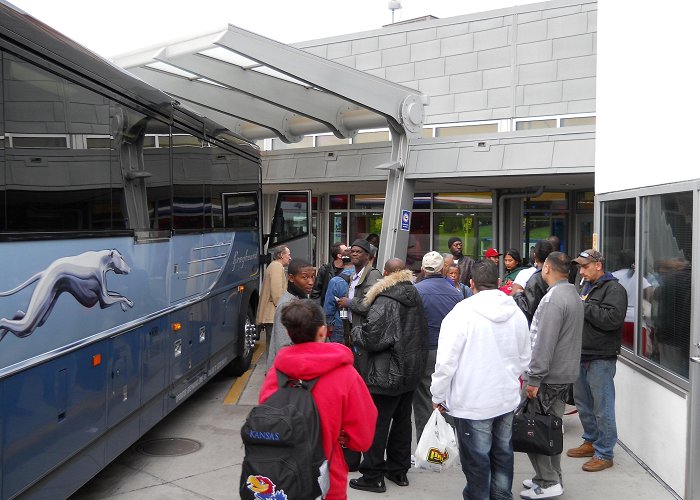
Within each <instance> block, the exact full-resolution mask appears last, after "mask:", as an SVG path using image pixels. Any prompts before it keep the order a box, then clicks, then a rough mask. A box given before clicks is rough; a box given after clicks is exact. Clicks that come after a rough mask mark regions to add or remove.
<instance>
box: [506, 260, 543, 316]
mask: <svg viewBox="0 0 700 500" xmlns="http://www.w3.org/2000/svg"><path fill="white" fill-rule="evenodd" d="M548 289H549V285H547V282H546V281H545V280H544V278H543V277H542V271H541V270H540V269H538V270H537V271H535V274H533V275H532V276H530V279H529V280H527V283H526V284H525V288H524V289H523V291H522V292H519V293H518V294H516V295H515V296H514V297H513V300H515V303H516V304H517V305H518V307H519V308H520V310H521V311H522V312H523V313H525V317H526V318H527V324H528V326H529V325H530V324H531V323H532V318H533V317H534V316H535V311H536V310H537V306H539V305H540V301H541V300H542V297H544V296H545V295H546V293H547V290H548Z"/></svg>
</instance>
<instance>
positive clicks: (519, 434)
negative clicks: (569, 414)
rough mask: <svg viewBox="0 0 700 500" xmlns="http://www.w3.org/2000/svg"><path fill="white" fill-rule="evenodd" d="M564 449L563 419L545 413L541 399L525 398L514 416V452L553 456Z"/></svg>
mask: <svg viewBox="0 0 700 500" xmlns="http://www.w3.org/2000/svg"><path fill="white" fill-rule="evenodd" d="M563 449H564V432H563V430H562V427H561V418H559V417H556V416H554V415H550V414H549V413H545V411H544V407H543V406H542V401H540V398H539V397H536V398H533V399H529V398H525V400H524V401H523V402H522V403H520V406H518V408H517V409H516V410H515V415H514V416H513V451H520V452H523V453H537V454H538V455H547V456H552V455H559V454H560V453H561V452H562V450H563Z"/></svg>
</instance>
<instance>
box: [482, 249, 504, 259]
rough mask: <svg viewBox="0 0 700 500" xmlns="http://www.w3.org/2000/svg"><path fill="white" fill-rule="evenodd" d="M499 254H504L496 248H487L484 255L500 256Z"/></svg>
mask: <svg viewBox="0 0 700 500" xmlns="http://www.w3.org/2000/svg"><path fill="white" fill-rule="evenodd" d="M499 255H503V254H502V253H501V252H499V251H498V250H496V249H495V248H489V249H488V250H486V253H485V254H484V257H498V256H499Z"/></svg>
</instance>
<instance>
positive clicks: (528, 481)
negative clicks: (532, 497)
mask: <svg viewBox="0 0 700 500" xmlns="http://www.w3.org/2000/svg"><path fill="white" fill-rule="evenodd" d="M523 486H525V487H526V488H527V489H528V490H531V489H532V488H534V487H535V486H537V485H536V484H535V483H533V482H532V479H525V480H524V481H523Z"/></svg>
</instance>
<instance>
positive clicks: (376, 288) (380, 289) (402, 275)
mask: <svg viewBox="0 0 700 500" xmlns="http://www.w3.org/2000/svg"><path fill="white" fill-rule="evenodd" d="M402 284H403V285H402ZM397 285H402V286H397ZM405 285H410V286H411V287H413V286H414V285H413V273H412V272H411V271H410V270H409V269H404V270H403V271H397V272H395V273H391V274H390V275H388V276H385V277H384V278H383V279H381V280H379V281H377V282H376V283H375V284H374V285H373V286H372V288H370V289H369V290H367V294H366V295H365V298H364V300H363V303H364V304H365V306H370V305H371V304H372V302H374V300H375V299H376V298H377V297H379V296H380V295H386V296H388V297H391V298H392V299H394V300H398V301H399V302H401V303H404V304H406V305H409V306H411V305H415V304H414V303H415V297H417V296H418V294H417V293H409V294H406V293H402V292H401V290H402V289H403V288H404V286H405Z"/></svg>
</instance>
